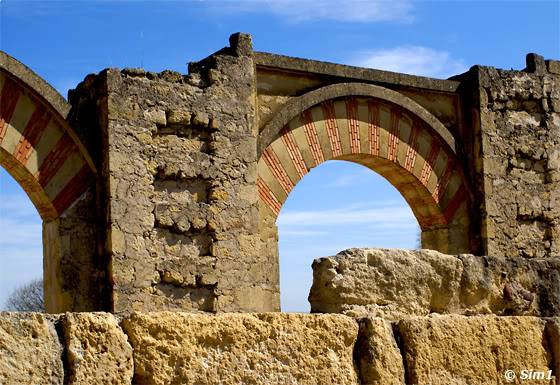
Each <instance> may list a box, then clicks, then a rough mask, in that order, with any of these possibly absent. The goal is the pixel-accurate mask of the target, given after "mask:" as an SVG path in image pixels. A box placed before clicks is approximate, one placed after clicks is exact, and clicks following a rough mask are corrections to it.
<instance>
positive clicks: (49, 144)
mask: <svg viewBox="0 0 560 385" xmlns="http://www.w3.org/2000/svg"><path fill="white" fill-rule="evenodd" d="M2 59H3V63H2V64H4V65H2V66H0V166H2V167H3V168H5V169H6V170H7V171H8V172H9V173H10V174H11V175H12V176H13V177H14V178H15V179H16V181H17V182H18V183H19V184H20V185H21V186H22V188H23V189H24V190H25V191H26V192H27V194H28V195H29V197H30V199H31V201H32V202H33V204H34V205H35V207H36V208H37V210H38V211H39V214H40V215H41V217H42V218H43V220H47V221H48V220H52V219H54V218H56V217H58V216H59V215H60V214H61V213H63V212H64V211H65V210H66V209H67V208H68V207H69V206H70V205H71V204H72V203H74V202H75V200H76V199H77V198H78V197H79V196H80V195H82V194H83V193H84V192H85V191H86V189H87V188H88V187H89V186H90V185H91V184H92V183H93V180H94V179H93V176H94V174H95V171H94V166H93V163H92V162H91V160H90V158H89V156H88V155H87V154H86V152H85V150H84V148H83V146H82V145H81V144H80V143H79V140H78V139H77V137H76V136H75V134H73V132H72V131H71V128H70V127H69V126H68V124H67V123H66V121H65V119H64V117H63V116H62V113H64V112H62V113H61V112H60V111H59V110H60V106H61V105H62V106H63V107H67V105H64V104H65V101H64V99H62V97H60V95H58V94H57V93H56V91H54V89H52V87H50V86H48V84H46V83H45V82H44V81H43V80H42V79H40V78H39V77H38V76H37V75H35V74H33V73H32V72H31V71H30V70H29V69H27V68H26V67H25V66H23V65H22V64H21V63H19V62H17V61H16V60H15V59H13V58H10V57H9V56H7V55H5V54H2ZM6 62H8V63H7V64H8V65H6ZM30 84H33V85H38V87H39V88H40V89H39V90H37V89H35V88H34V87H33V86H31V85H30ZM43 92H49V95H47V96H48V98H50V99H51V100H52V98H53V95H55V97H58V100H56V102H58V106H54V105H53V104H52V103H51V102H50V101H49V100H48V99H47V98H46V97H44V96H43V94H42V93H43ZM65 109H66V111H67V108H65Z"/></svg>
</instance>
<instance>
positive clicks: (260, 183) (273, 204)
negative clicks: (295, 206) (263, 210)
mask: <svg viewBox="0 0 560 385" xmlns="http://www.w3.org/2000/svg"><path fill="white" fill-rule="evenodd" d="M257 188H258V190H259V197H260V198H261V200H262V201H263V202H264V203H265V204H266V205H267V206H268V208H269V209H270V210H271V211H272V212H273V213H274V214H276V215H278V214H279V213H280V209H281V208H282V205H281V204H280V201H279V200H278V198H276V196H275V195H274V193H273V192H272V190H271V189H270V187H268V185H267V184H266V183H265V181H264V180H263V179H262V178H261V177H258V178H257Z"/></svg>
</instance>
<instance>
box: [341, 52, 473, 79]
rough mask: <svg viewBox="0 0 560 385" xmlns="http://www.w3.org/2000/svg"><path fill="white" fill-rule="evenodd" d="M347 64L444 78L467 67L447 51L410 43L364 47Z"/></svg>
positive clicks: (461, 71) (463, 70)
mask: <svg viewBox="0 0 560 385" xmlns="http://www.w3.org/2000/svg"><path fill="white" fill-rule="evenodd" d="M351 64H353V65H357V66H360V67H369V68H375V69H382V70H387V71H394V72H403V73H407V74H412V75H421V76H429V77H435V78H448V77H450V76H452V75H457V74H460V73H463V72H465V71H466V70H467V69H468V67H467V65H466V64H465V63H464V62H463V60H462V59H457V58H453V57H452V56H451V54H450V53H449V52H447V51H438V50H435V49H433V48H428V47H422V46H413V45H407V46H400V47H395V48H390V49H379V50H365V51H362V52H360V53H358V54H357V55H356V57H355V58H354V59H353V60H351Z"/></svg>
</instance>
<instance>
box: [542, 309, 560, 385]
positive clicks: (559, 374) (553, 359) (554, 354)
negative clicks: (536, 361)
mask: <svg viewBox="0 0 560 385" xmlns="http://www.w3.org/2000/svg"><path fill="white" fill-rule="evenodd" d="M543 345H545V350H546V351H547V352H548V354H549V356H550V357H549V358H550V359H549V361H548V368H549V370H552V375H553V376H555V377H556V383H557V384H560V321H558V320H557V321H556V324H555V320H554V319H548V320H547V322H546V326H545V329H544V337H543Z"/></svg>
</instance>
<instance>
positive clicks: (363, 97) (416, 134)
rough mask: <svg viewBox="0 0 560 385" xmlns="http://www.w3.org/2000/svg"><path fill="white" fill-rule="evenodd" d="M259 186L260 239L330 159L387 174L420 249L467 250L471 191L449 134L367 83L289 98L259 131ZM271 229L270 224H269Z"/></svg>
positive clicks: (414, 108)
mask: <svg viewBox="0 0 560 385" xmlns="http://www.w3.org/2000/svg"><path fill="white" fill-rule="evenodd" d="M258 150H259V156H260V159H259V162H258V176H257V185H258V190H259V198H260V217H261V234H262V235H263V239H265V240H268V241H269V242H270V241H271V239H275V238H276V237H275V236H274V235H275V234H274V231H273V232H272V233H271V232H270V231H271V227H274V226H272V224H273V223H274V221H275V219H276V217H277V215H278V213H279V212H280V208H281V207H282V204H283V203H284V201H285V200H286V199H287V197H288V195H289V193H290V191H291V190H292V188H293V187H294V186H295V185H296V183H297V182H298V181H299V180H300V179H301V178H303V177H304V176H305V174H306V173H307V172H308V171H309V170H310V169H312V168H313V167H316V166H318V165H319V164H321V163H323V162H325V161H327V160H331V159H338V160H348V161H353V162H356V163H359V164H362V165H364V166H366V167H368V168H370V169H372V170H374V171H376V172H377V173H379V174H381V175H382V176H383V177H385V178H386V179H387V180H388V181H389V182H390V183H391V184H392V185H393V186H395V187H396V188H397V189H398V190H399V192H400V193H401V194H402V195H403V197H404V199H405V200H406V201H407V202H408V204H409V205H410V207H411V209H412V211H413V212H414V215H415V216H416V218H417V220H418V222H419V224H420V227H421V229H422V243H423V247H426V248H432V249H436V250H439V251H442V252H467V251H469V216H468V202H469V195H470V194H469V191H470V189H469V187H468V184H467V182H466V180H465V177H464V173H463V170H462V163H461V161H460V159H459V158H458V156H457V152H456V145H455V140H454V138H453V136H452V135H451V133H450V132H449V131H448V130H447V129H446V128H445V126H443V125H442V124H441V122H439V121H438V120H437V118H435V117H434V116H433V115H431V114H430V113H429V112H428V111H426V110H425V109H424V108H423V107H421V106H419V105H418V104H416V103H415V102H414V101H412V100H410V99H409V98H407V97H405V96H403V95H401V94H399V93H397V92H394V91H391V90H388V89H384V88H382V87H378V86H374V85H367V84H357V83H352V84H338V85H332V86H327V87H324V88H321V89H318V90H315V91H312V92H310V93H308V94H305V95H303V96H300V97H298V98H295V99H293V100H292V101H291V102H290V103H288V104H287V105H286V107H284V108H283V110H282V111H280V112H279V113H278V114H277V115H276V116H275V117H274V118H273V119H272V120H271V121H270V122H269V123H268V124H267V125H266V126H265V127H264V129H263V130H262V131H261V134H260V136H259V148H258ZM274 230H275V227H274Z"/></svg>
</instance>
